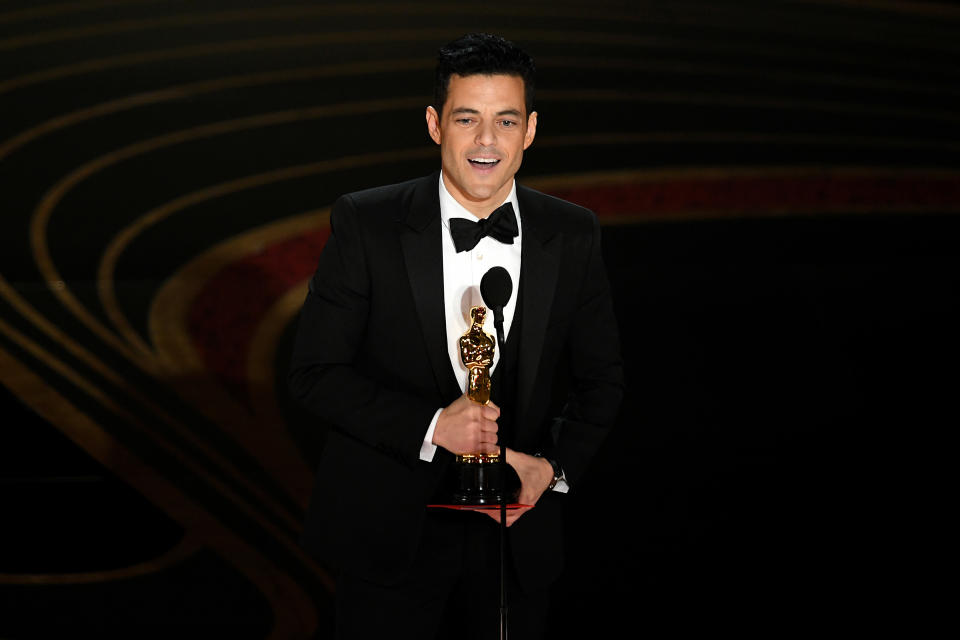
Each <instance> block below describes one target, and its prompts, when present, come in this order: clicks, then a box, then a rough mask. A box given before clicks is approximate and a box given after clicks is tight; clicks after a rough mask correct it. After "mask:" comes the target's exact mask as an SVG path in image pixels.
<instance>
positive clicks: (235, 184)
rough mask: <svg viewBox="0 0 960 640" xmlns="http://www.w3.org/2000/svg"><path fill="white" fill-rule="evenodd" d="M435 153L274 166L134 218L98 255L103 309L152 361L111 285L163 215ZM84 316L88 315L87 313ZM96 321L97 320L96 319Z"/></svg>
mask: <svg viewBox="0 0 960 640" xmlns="http://www.w3.org/2000/svg"><path fill="white" fill-rule="evenodd" d="M435 154H436V151H435V150H434V149H432V148H424V149H410V150H402V151H386V152H381V153H368V154H360V155H356V156H346V157H343V158H335V159H333V160H327V161H322V162H313V163H310V164H305V165H296V166H293V167H285V168H283V169H276V170H273V171H268V172H265V173H261V174H255V175H252V176H246V177H243V178H240V179H237V180H231V181H230V182H224V183H220V184H216V185H212V186H210V187H207V188H205V189H201V190H199V191H194V192H193V193H188V194H185V195H183V196H180V197H179V198H175V199H174V200H171V201H170V202H167V203H165V204H163V205H161V206H159V207H157V208H155V209H151V210H150V211H148V212H147V213H145V214H143V215H142V216H140V217H139V218H137V219H136V220H135V221H134V222H132V223H131V224H129V225H127V226H126V227H124V228H123V229H121V230H120V231H119V232H118V233H117V234H116V235H115V236H114V237H113V238H112V239H111V240H110V243H109V244H108V245H107V248H106V249H105V251H104V253H103V254H102V256H101V258H100V263H99V265H98V268H97V289H98V293H99V295H100V301H101V305H102V306H103V309H104V312H105V313H106V315H107V317H108V318H109V319H110V322H111V323H112V324H113V326H114V327H115V328H116V329H117V331H118V332H119V334H120V335H121V336H122V337H123V338H124V339H125V340H126V341H127V342H128V343H130V344H137V345H138V348H139V349H140V350H141V351H143V352H145V353H149V357H150V358H151V361H152V360H153V359H154V358H155V355H156V354H155V353H154V351H153V350H152V348H151V347H150V346H149V345H147V343H145V342H144V341H143V339H142V337H141V336H140V335H139V334H138V333H137V332H136V331H135V330H134V329H133V327H132V326H131V325H130V323H129V321H128V320H127V318H126V316H125V315H124V314H123V312H122V311H121V310H120V306H119V303H118V301H117V298H116V291H115V289H114V284H113V283H114V272H115V270H116V265H117V260H119V258H120V256H121V255H122V254H123V252H124V251H125V250H126V248H127V247H128V246H129V245H130V243H131V242H133V241H134V240H135V239H136V238H137V237H138V236H139V235H140V234H142V233H143V232H144V231H145V230H146V229H148V228H150V227H152V226H154V225H156V224H157V223H159V222H161V221H163V220H165V219H166V218H169V217H170V216H171V215H174V214H176V213H178V212H180V211H183V210H184V209H186V208H188V207H191V206H194V205H197V204H200V203H202V202H205V201H208V200H212V199H214V198H219V197H222V196H225V195H228V194H231V193H236V192H238V191H242V190H244V189H252V188H255V187H259V186H264V185H268V184H272V183H275V182H280V181H283V180H292V179H296V178H302V177H306V176H310V175H317V174H322V173H326V172H330V171H335V170H339V169H351V168H358V167H365V166H372V165H377V164H385V163H390V162H398V161H402V160H410V159H415V158H428V157H432V156H434V155H435ZM50 266H51V267H52V262H51V263H50ZM64 291H65V289H57V292H58V293H60V294H63V293H64ZM77 304H79V302H77ZM71 310H72V308H71ZM84 311H85V310H84ZM86 315H88V316H89V313H87V314H86ZM95 322H98V323H99V321H95ZM91 329H92V327H91ZM97 331H98V332H105V331H107V329H106V328H105V327H103V326H102V325H100V326H99V327H98V329H97Z"/></svg>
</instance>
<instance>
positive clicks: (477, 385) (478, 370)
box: [456, 307, 500, 464]
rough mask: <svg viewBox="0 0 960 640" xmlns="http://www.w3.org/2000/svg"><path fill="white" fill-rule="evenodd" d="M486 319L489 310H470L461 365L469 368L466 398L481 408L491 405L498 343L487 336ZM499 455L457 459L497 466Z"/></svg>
mask: <svg viewBox="0 0 960 640" xmlns="http://www.w3.org/2000/svg"><path fill="white" fill-rule="evenodd" d="M486 315H487V308H486V307H473V308H471V309H470V320H471V321H472V322H471V324H470V328H469V329H467V331H466V333H464V334H463V335H462V336H460V342H459V344H460V361H461V362H463V366H465V367H466V368H467V397H469V398H470V399H471V400H473V401H474V402H477V403H479V404H487V403H488V402H490V366H491V365H492V364H493V352H494V350H495V349H496V348H497V343H496V341H495V340H494V339H493V338H492V337H491V336H489V335H488V334H486V333H484V331H483V320H484V318H485V317H486ZM499 458H500V455H499V454H498V453H468V454H463V455H458V456H457V457H456V460H457V462H460V463H468V464H469V463H486V462H496V461H497V460H498V459H499Z"/></svg>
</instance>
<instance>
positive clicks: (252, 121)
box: [31, 91, 957, 370]
mask: <svg viewBox="0 0 960 640" xmlns="http://www.w3.org/2000/svg"><path fill="white" fill-rule="evenodd" d="M543 95H545V96H546V97H547V98H548V99H549V98H551V97H552V98H553V99H558V100H575V101H583V100H599V101H615V100H624V99H629V100H641V101H642V100H645V99H651V98H653V99H667V100H678V99H680V98H682V97H683V95H682V94H661V93H650V92H629V93H626V94H624V93H621V92H616V91H548V92H543ZM730 100H731V103H734V104H740V105H744V104H756V103H759V104H761V105H765V106H779V107H789V108H795V107H796V105H794V104H792V103H784V102H778V101H753V100H751V99H733V98H730ZM417 103H419V100H418V99H416V98H412V99H411V98H407V99H396V100H380V101H370V102H361V103H348V104H347V105H343V104H341V105H330V106H321V107H315V108H313V109H294V110H288V111H282V112H275V113H271V114H264V115H261V116H252V117H247V118H240V119H236V120H230V121H225V122H220V123H214V124H211V125H204V126H201V127H196V128H193V129H188V130H183V131H179V132H175V133H172V134H167V135H165V136H160V137H158V138H154V139H152V140H148V141H145V142H141V143H137V144H134V145H131V146H128V147H126V148H124V149H121V150H118V151H115V152H112V153H110V154H107V155H105V156H101V157H100V158H98V159H96V160H94V161H92V162H90V163H88V164H86V165H83V166H81V167H80V168H79V169H77V170H75V171H74V172H72V173H71V174H70V175H68V176H67V178H65V179H62V180H61V181H60V182H58V183H57V185H55V186H54V187H53V188H52V189H51V190H50V191H49V192H48V193H47V195H46V196H44V198H43V199H42V200H41V202H40V205H39V206H38V207H37V209H36V211H35V213H34V216H33V220H32V224H31V245H32V247H33V251H34V256H35V259H36V261H37V264H38V267H39V269H40V271H41V273H42V274H43V275H44V277H45V279H46V280H47V281H48V282H60V281H62V278H61V277H60V276H59V274H58V272H57V270H56V268H55V267H54V264H53V261H52V258H51V256H50V255H49V250H48V248H47V246H46V239H45V231H46V226H47V222H48V219H49V217H50V215H51V214H52V210H53V208H54V207H55V206H56V203H57V202H59V200H60V199H62V197H63V196H64V194H65V193H66V192H67V191H68V190H70V189H72V188H73V186H75V184H76V183H78V182H80V181H81V180H83V179H86V178H87V177H89V175H91V174H92V173H94V172H96V171H99V170H101V169H102V168H104V167H105V166H108V165H109V164H113V163H115V162H118V161H120V160H121V159H128V158H130V157H133V156H134V155H138V154H141V153H146V152H147V151H152V150H155V149H158V148H160V147H164V146H169V145H172V144H177V143H182V142H185V141H187V140H191V139H196V138H200V137H206V136H212V135H220V134H223V133H226V132H230V131H236V130H241V129H247V128H253V127H257V126H269V125H273V124H280V123H286V122H292V121H294V120H301V119H307V118H312V117H313V118H315V117H325V116H330V115H334V114H338V113H358V112H370V111H376V110H379V109H381V108H390V107H393V106H399V105H410V106H412V105H413V104H417ZM815 106H816V105H812V104H811V105H807V108H814V107H815ZM818 106H820V107H821V108H831V109H836V108H838V107H837V105H818ZM843 110H844V111H847V109H843ZM875 111H876V110H875ZM889 111H890V110H882V111H879V112H882V113H885V114H887V115H889ZM895 112H896V113H897V114H898V115H902V111H901V110H895ZM937 115H939V116H941V117H949V118H950V119H957V116H955V115H953V114H937ZM924 117H932V116H931V114H924ZM101 282H102V278H101ZM53 291H54V294H55V295H56V296H57V297H58V298H59V299H60V300H61V302H62V303H63V304H64V305H65V306H66V307H67V308H68V309H69V310H70V311H71V312H72V313H73V314H74V315H75V316H76V317H77V318H78V319H79V320H80V321H81V322H83V323H84V324H85V325H86V326H87V327H88V328H90V329H91V330H92V331H94V332H95V333H97V335H98V336H99V337H101V339H103V340H104V341H105V342H106V343H107V344H109V345H111V346H112V347H114V348H115V349H116V350H117V351H119V352H120V353H122V354H123V355H125V356H126V357H127V358H129V359H130V360H132V361H134V362H138V361H141V360H142V361H143V364H142V365H141V366H144V368H145V369H147V370H150V369H149V361H150V359H151V354H150V349H149V347H148V346H147V345H145V344H143V342H142V341H141V340H139V339H138V338H137V336H136V335H135V334H133V333H130V334H128V335H127V338H128V343H127V344H124V343H122V342H121V341H120V340H118V339H117V338H116V337H115V336H114V335H113V334H112V333H111V332H109V331H107V330H106V329H105V328H104V327H103V326H102V325H101V324H100V322H99V321H98V320H97V319H96V318H95V317H94V316H93V315H92V314H90V313H89V312H88V311H87V310H86V309H85V308H84V307H83V306H82V305H81V304H80V302H79V301H78V300H77V299H76V298H75V296H73V294H72V293H71V292H70V291H69V289H67V288H65V287H63V288H55V289H54V290H53ZM128 345H129V346H132V347H133V351H131V350H130V349H129V348H128Z"/></svg>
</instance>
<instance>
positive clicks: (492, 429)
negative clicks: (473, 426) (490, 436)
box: [480, 420, 500, 433]
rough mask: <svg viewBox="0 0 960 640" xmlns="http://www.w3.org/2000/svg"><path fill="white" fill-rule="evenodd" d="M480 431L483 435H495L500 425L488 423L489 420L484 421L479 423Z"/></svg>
mask: <svg viewBox="0 0 960 640" xmlns="http://www.w3.org/2000/svg"><path fill="white" fill-rule="evenodd" d="M480 430H481V431H483V432H484V433H496V432H497V431H499V430H500V425H498V424H497V423H496V422H490V421H489V420H484V421H483V422H481V423H480Z"/></svg>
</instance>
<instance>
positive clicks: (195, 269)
mask: <svg viewBox="0 0 960 640" xmlns="http://www.w3.org/2000/svg"><path fill="white" fill-rule="evenodd" d="M328 212H329V210H328V209H325V210H320V211H315V212H310V213H307V214H301V215H299V216H294V217H292V218H289V219H285V220H282V221H280V222H278V223H274V224H271V225H268V226H267V227H263V228H261V229H257V230H254V231H251V232H247V233H244V234H242V235H240V236H236V237H234V238H230V239H228V240H226V241H224V242H221V243H219V244H218V245H216V246H214V247H212V248H210V249H208V250H207V251H205V252H204V253H202V254H201V255H199V256H197V257H196V258H194V259H193V260H191V261H190V262H188V263H186V264H184V265H183V266H182V267H181V268H180V269H178V270H177V272H176V273H175V274H173V275H172V276H171V277H170V278H169V279H168V280H167V282H166V283H165V284H164V286H163V287H162V288H161V289H160V291H159V292H158V293H157V295H156V296H155V297H154V299H153V303H152V304H151V306H150V319H149V329H150V337H151V342H152V343H153V344H154V345H156V353H157V361H158V363H159V364H160V366H161V368H162V369H163V370H164V372H165V374H166V376H167V378H168V380H169V383H170V384H171V385H172V386H173V387H174V388H175V389H176V391H177V393H179V394H180V395H181V396H182V397H184V398H185V399H187V400H188V401H190V402H191V403H192V404H194V405H195V406H196V407H197V409H198V410H200V411H201V412H202V413H203V414H205V415H206V416H208V417H209V418H210V419H211V420H213V421H214V422H215V423H216V424H217V425H219V427H220V428H221V429H222V430H223V431H224V432H226V433H228V434H229V435H230V436H231V438H232V439H234V440H235V441H237V442H239V443H240V444H241V445H242V446H243V447H244V448H245V449H246V450H247V451H249V452H250V453H251V454H253V455H255V456H256V458H257V461H258V462H259V463H260V465H261V466H262V467H263V468H264V469H265V470H266V471H267V472H268V473H269V474H270V475H271V476H272V477H273V478H274V479H275V480H277V481H278V482H279V483H280V485H281V486H283V487H284V488H285V489H287V490H288V491H289V492H290V493H291V494H292V495H293V496H294V498H295V499H296V500H297V502H298V504H300V505H301V506H303V507H304V508H306V505H307V502H308V500H309V498H310V490H311V488H312V486H313V473H312V472H311V471H310V470H309V469H308V468H307V467H306V466H305V464H304V462H303V458H302V457H301V456H300V454H299V452H297V450H296V449H295V447H294V446H293V443H292V442H291V441H290V440H289V438H288V437H287V436H286V433H285V432H283V431H282V430H280V429H278V426H279V425H281V424H282V423H283V422H282V418H281V419H277V420H275V421H273V422H265V421H263V420H261V419H258V417H255V416H253V415H251V414H250V412H249V411H248V410H247V409H246V408H245V407H242V406H240V405H239V404H238V403H237V402H236V400H234V399H233V397H232V396H231V395H230V394H229V393H227V392H226V390H225V389H223V387H222V386H221V385H220V383H219V381H218V380H217V379H216V378H215V377H214V376H212V375H210V372H209V370H208V369H207V368H206V366H205V365H204V364H203V362H202V361H201V359H200V357H199V356H198V355H197V352H196V350H195V349H194V346H193V342H192V340H191V338H190V335H189V332H188V330H187V314H188V312H189V309H190V305H191V304H192V303H193V301H194V300H195V299H196V297H197V295H198V294H199V292H200V291H201V290H202V289H203V287H205V286H206V285H207V283H208V282H209V281H210V278H211V277H213V276H214V275H215V274H216V273H217V272H219V271H220V269H222V268H223V267H224V266H225V265H228V264H232V263H234V262H236V261H238V260H240V259H242V258H244V257H246V256H249V255H251V254H255V253H257V252H258V251H259V250H260V248H261V247H263V246H269V245H270V244H271V243H273V242H276V241H278V240H280V239H285V238H288V237H291V236H295V235H298V234H301V233H304V232H306V231H307V230H309V229H311V228H317V227H320V226H322V225H323V224H324V223H325V221H326V220H327V216H328ZM301 302H302V300H301ZM271 384H272V381H271ZM251 386H252V384H251ZM277 415H278V412H277V411H274V412H273V413H272V414H271V417H276V416H277ZM264 429H271V431H270V437H264Z"/></svg>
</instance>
